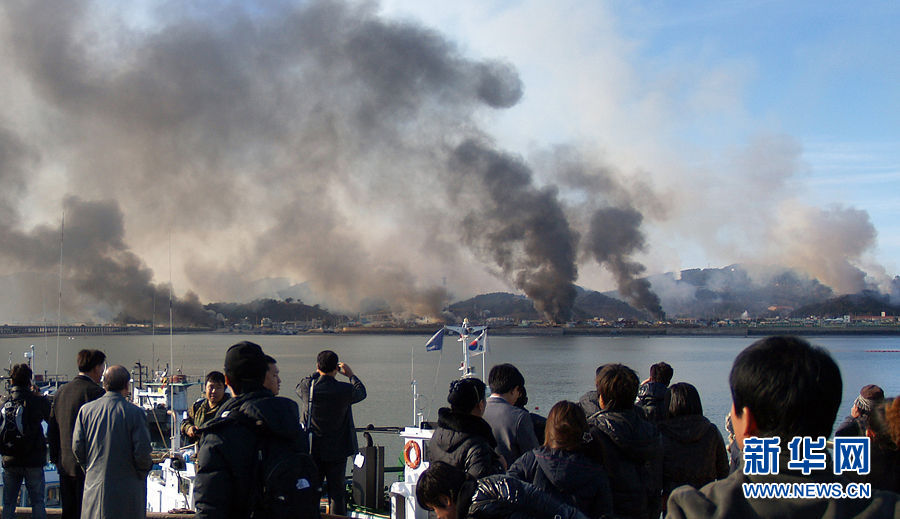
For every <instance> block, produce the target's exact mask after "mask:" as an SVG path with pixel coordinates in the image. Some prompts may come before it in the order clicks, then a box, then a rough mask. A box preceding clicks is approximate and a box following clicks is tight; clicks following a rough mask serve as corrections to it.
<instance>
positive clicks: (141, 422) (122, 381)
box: [72, 366, 153, 519]
mask: <svg viewBox="0 0 900 519" xmlns="http://www.w3.org/2000/svg"><path fill="white" fill-rule="evenodd" d="M130 379H131V374H130V373H128V370H127V369H125V367H124V366H112V367H110V368H109V369H107V370H106V372H105V373H104V374H103V387H104V388H106V394H104V395H103V396H102V397H100V398H98V399H96V400H94V401H92V402H88V403H86V404H85V405H83V406H82V407H81V409H80V410H79V411H78V417H77V419H76V421H75V432H74V433H73V435H72V450H73V452H74V454H75V459H76V460H78V464H79V465H81V466H82V467H83V468H84V500H83V501H82V504H81V518H82V519H111V518H116V517H119V518H129V519H130V518H138V517H145V516H146V515H147V474H149V473H150V469H151V468H153V459H152V458H151V457H150V450H151V449H150V431H148V430H147V413H146V412H145V411H144V410H143V409H141V408H140V407H138V406H136V405H134V404H132V403H131V402H129V401H128V394H129V387H128V386H129V384H128V381H129V380H130Z"/></svg>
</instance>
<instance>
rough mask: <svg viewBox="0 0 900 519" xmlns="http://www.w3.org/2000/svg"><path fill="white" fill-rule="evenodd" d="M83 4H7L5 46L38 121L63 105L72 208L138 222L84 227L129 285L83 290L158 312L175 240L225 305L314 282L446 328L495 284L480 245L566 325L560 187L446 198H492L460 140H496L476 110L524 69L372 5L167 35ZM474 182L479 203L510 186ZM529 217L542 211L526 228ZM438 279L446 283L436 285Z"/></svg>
mask: <svg viewBox="0 0 900 519" xmlns="http://www.w3.org/2000/svg"><path fill="white" fill-rule="evenodd" d="M70 7H71V8H70V9H67V10H66V13H61V12H59V11H60V10H59V9H56V8H55V7H54V6H52V5H50V4H49V3H42V2H37V3H32V2H11V3H7V4H5V5H4V6H3V8H2V9H3V11H2V13H3V17H4V24H3V31H2V33H0V34H2V37H3V43H4V44H5V46H6V47H7V48H9V49H11V52H10V54H9V55H10V56H11V58H10V59H11V62H10V63H8V65H10V66H11V67H12V68H13V69H15V70H16V72H17V74H19V75H20V77H22V78H24V79H23V81H24V82H27V83H28V84H29V85H32V86H33V87H34V90H33V95H34V96H35V99H34V102H35V104H38V103H39V104H41V105H43V106H47V107H50V108H49V111H50V112H51V113H46V112H44V111H39V110H35V112H34V113H37V114H39V116H34V118H35V119H37V120H36V121H34V120H29V121H26V122H28V123H29V124H30V125H31V126H33V127H35V128H39V129H42V130H43V131H37V132H36V133H37V134H38V135H39V136H40V142H39V143H37V141H35V140H33V141H32V143H34V145H35V146H36V147H38V148H39V149H40V152H41V155H42V157H41V158H42V161H43V163H42V164H41V165H40V166H42V167H44V168H49V167H52V166H53V165H55V164H59V163H61V162H63V161H64V162H65V178H66V180H67V181H68V182H67V183H68V189H67V190H66V191H65V193H70V194H71V193H73V192H74V194H76V195H77V196H81V197H82V200H81V201H77V202H71V201H70V202H68V203H70V204H76V205H77V204H87V203H89V202H87V201H84V200H86V199H87V197H88V196H90V198H91V199H97V200H112V199H114V200H116V202H117V204H118V207H117V208H114V207H113V206H111V205H107V206H105V209H106V213H107V214H106V217H108V218H110V220H111V221H113V222H116V223H117V224H118V226H115V225H114V226H113V227H114V228H113V229H109V228H105V227H107V226H108V223H107V222H106V221H104V220H103V219H102V218H92V219H85V220H84V225H85V228H86V231H85V233H84V234H85V235H94V236H106V237H107V238H105V241H104V246H105V247H106V248H105V249H103V250H104V252H102V253H100V254H99V257H98V258H97V259H103V260H106V261H112V263H114V266H116V267H120V270H121V271H122V275H120V276H116V277H115V278H113V279H109V280H107V282H106V283H104V284H102V285H100V286H95V284H96V283H98V282H99V281H100V280H99V279H98V276H99V273H100V272H101V270H100V269H93V270H92V269H91V268H88V267H85V270H84V271H83V272H80V273H79V274H78V276H79V277H78V279H74V278H73V279H72V281H73V283H74V285H75V286H78V287H80V289H81V291H82V292H84V293H86V294H89V295H92V296H95V297H96V298H97V299H100V300H111V301H113V302H112V303H110V304H111V305H113V306H115V307H116V308H119V307H121V312H123V313H124V314H127V315H141V314H144V313H145V310H146V309H142V308H141V307H140V306H139V305H137V304H136V303H135V302H133V301H130V300H128V298H127V297H125V294H126V293H128V292H135V297H134V298H133V299H134V300H135V301H144V300H147V301H150V300H151V299H152V298H151V297H148V294H147V291H148V290H151V292H152V289H151V288H148V287H152V283H150V280H151V279H152V278H153V273H152V271H150V270H149V269H148V268H147V267H146V264H145V263H143V262H141V260H140V259H139V256H138V253H137V252H135V251H134V250H131V249H129V248H128V246H129V245H131V246H132V247H134V248H135V250H138V249H139V250H141V251H147V250H151V251H152V250H153V248H152V247H151V246H150V244H153V243H158V242H159V241H160V240H164V239H165V233H167V232H168V233H171V234H172V235H174V236H175V238H174V242H175V246H176V247H177V246H178V245H179V244H181V245H182V247H184V246H185V244H187V247H189V248H190V249H191V250H190V252H191V254H189V255H188V257H187V258H186V259H185V260H184V261H183V264H182V268H183V271H184V273H185V274H186V276H187V278H188V280H189V284H190V286H191V287H193V288H196V289H197V290H198V291H199V292H200V293H202V294H205V295H206V296H207V297H208V298H210V299H237V298H240V297H242V296H246V292H244V289H245V288H247V287H249V286H252V285H253V284H254V283H256V281H257V280H258V279H259V278H261V277H266V276H272V275H279V276H290V277H294V278H295V279H301V280H302V279H306V280H308V281H309V283H310V285H311V286H312V287H313V289H314V290H315V292H316V293H318V294H321V295H322V298H323V299H324V300H325V301H324V302H325V303H326V304H329V306H331V307H333V308H337V309H346V310H352V309H354V308H355V307H356V306H357V305H358V303H359V302H360V301H362V300H365V299H369V298H383V299H386V300H387V301H388V302H389V303H390V305H391V307H392V309H394V310H395V311H397V312H409V313H417V314H425V315H439V314H440V310H441V308H442V307H443V306H444V305H446V304H447V302H449V299H450V294H449V293H448V291H447V290H446V289H445V288H444V287H443V286H440V285H439V284H438V283H436V282H435V280H436V279H440V278H441V277H444V276H447V275H448V274H449V276H447V277H450V278H451V279H452V280H460V279H462V280H463V283H464V284H465V283H469V285H470V286H477V285H479V284H482V283H480V281H481V279H482V277H481V276H479V275H471V272H470V271H469V270H468V269H469V267H470V266H471V265H473V264H474V262H473V261H471V260H464V261H458V260H459V259H460V258H466V257H467V256H468V255H467V254H466V253H465V252H464V251H461V250H460V247H459V243H460V239H461V238H465V240H464V241H463V243H466V244H468V245H469V246H470V247H472V248H475V249H476V250H477V251H478V252H483V251H484V250H486V249H490V248H491V246H492V243H494V244H495V245H496V247H495V249H497V247H499V248H503V247H506V249H507V250H506V252H505V253H508V254H512V255H514V256H516V258H515V259H509V258H505V257H503V255H504V254H505V253H504V252H502V251H500V250H499V249H497V250H491V251H490V252H489V253H488V256H490V257H491V258H492V259H493V261H494V262H495V264H496V265H497V268H498V269H499V274H500V277H501V278H502V279H504V280H506V281H507V282H509V283H511V284H512V285H513V286H515V287H517V288H520V289H522V290H524V291H525V292H526V293H527V294H529V295H530V296H532V297H534V298H535V299H536V300H537V301H538V303H537V304H538V306H539V307H540V308H542V309H543V310H544V312H545V313H546V314H547V315H550V316H553V317H554V318H556V319H563V318H565V317H567V316H568V313H569V311H570V308H571V302H572V300H573V299H574V287H573V285H572V282H573V281H574V279H575V275H576V272H577V270H576V268H575V265H574V254H573V252H572V250H573V249H574V246H575V245H574V244H575V237H574V235H572V234H571V233H570V231H569V229H568V226H567V223H566V222H565V217H564V214H563V212H562V210H561V205H560V203H559V202H558V201H557V200H556V196H555V194H554V193H553V190H552V189H551V188H548V189H545V190H540V189H538V188H536V187H535V186H534V185H533V184H532V180H531V176H530V174H527V173H526V174H520V173H521V170H522V167H523V166H521V165H515V166H510V170H509V171H510V172H513V173H512V174H511V175H509V177H508V178H507V180H508V181H510V182H516V183H520V184H521V185H519V184H516V185H506V186H503V185H497V184H496V183H495V184H494V186H493V195H492V198H491V200H493V202H494V203H495V207H494V208H493V209H491V210H488V211H477V212H476V213H471V212H470V211H468V210H459V209H458V208H457V207H456V206H455V205H453V204H450V203H448V202H447V200H448V199H449V197H450V196H452V197H455V199H456V200H460V201H464V200H468V201H469V207H474V204H477V203H480V202H481V199H480V194H479V193H477V192H472V193H459V190H460V189H461V186H460V185H459V184H457V183H456V182H455V181H454V178H458V177H459V171H456V170H455V169H456V168H459V167H460V164H461V163H460V160H459V159H460V157H461V156H463V155H465V154H466V152H465V151H463V150H466V149H471V148H472V145H471V144H461V143H470V142H474V141H473V140H472V139H478V140H481V137H482V132H481V131H480V130H479V129H478V127H477V124H476V123H475V115H476V113H477V112H478V111H480V110H483V109H498V108H505V107H509V106H512V105H514V104H515V103H516V102H518V100H519V99H520V98H521V96H522V84H521V81H520V80H519V77H518V75H517V73H516V71H515V70H514V69H513V68H512V67H511V66H510V65H508V64H505V63H502V62H496V61H473V60H469V59H466V58H464V57H463V56H461V55H460V53H459V52H458V50H457V49H456V48H455V46H454V45H453V44H452V43H451V42H448V41H447V40H446V39H444V38H443V37H442V36H440V35H439V34H437V33H436V32H434V31H432V30H430V29H427V28H424V27H421V26H418V25H415V24H410V23H400V22H395V21H391V20H385V19H383V18H381V17H379V16H378V15H377V14H376V12H375V6H373V5H372V4H354V3H342V2H310V3H305V4H300V5H294V4H292V3H272V4H267V5H265V6H262V7H259V8H258V9H257V8H254V9H249V8H247V9H245V8H242V7H241V6H238V5H226V6H221V5H217V4H210V5H206V6H205V8H204V9H197V6H193V7H192V6H177V5H175V6H171V5H170V6H167V7H166V11H165V12H162V11H160V12H151V13H149V14H147V13H144V14H146V15H147V16H148V18H149V19H150V20H151V21H150V22H143V23H144V24H143V25H141V26H140V27H134V26H132V25H130V24H133V21H131V20H130V19H129V18H128V17H127V16H126V15H125V14H124V13H122V12H118V11H115V10H113V11H107V10H104V9H102V7H101V6H98V5H96V4H93V3H90V2H73V4H72V5H71V6H70ZM206 8H208V10H207V9H206ZM111 20H112V21H113V22H114V23H110V21H111ZM101 22H102V24H101ZM98 24H100V25H98ZM98 36H99V37H98ZM7 115H8V114H7ZM19 122H22V121H19ZM51 123H52V124H53V126H54V129H53V131H46V127H47V126H50V124H51ZM29 137H31V136H30V135H24V136H23V138H24V139H25V140H28V138H29ZM482 142H484V141H482ZM479 150H480V153H482V154H484V155H485V156H492V157H493V159H492V160H496V161H509V162H510V163H511V164H512V162H513V161H511V160H509V159H506V158H504V156H503V154H502V152H500V151H496V150H493V149H492V148H491V147H489V146H487V145H485V144H482V145H481V147H480V148H479ZM467 167H471V168H475V169H477V167H476V166H474V165H471V164H470V165H468V166H467ZM469 173H471V175H469V176H473V177H475V178H476V180H474V181H473V186H471V187H473V191H474V190H475V189H474V188H475V186H474V184H477V183H480V184H482V187H484V186H487V185H488V182H490V181H491V179H490V178H489V177H488V176H487V175H488V172H485V171H479V172H477V173H475V172H474V170H473V171H470V172H469ZM466 187H467V186H463V187H462V189H465V188H466ZM503 188H506V189H507V190H508V192H507V193H506V196H505V197H504V196H502V193H501V190H502V189H503ZM477 189H479V190H480V189H481V188H477ZM88 193H89V194H90V195H88ZM510 193H517V194H516V195H514V196H510ZM518 193H521V194H518ZM516 201H521V202H522V203H523V204H531V203H532V202H534V203H538V204H541V207H540V208H538V207H535V208H533V209H531V211H532V212H533V214H531V215H523V214H520V213H523V212H527V211H525V210H524V209H522V208H519V207H518V204H517V203H516ZM104 203H106V202H104ZM73 210H74V209H73ZM117 211H119V212H117ZM505 212H508V216H509V217H511V218H513V219H517V221H516V222H515V223H512V224H510V226H509V228H507V229H506V230H504V229H502V228H501V227H502V225H500V226H498V225H497V223H498V222H500V221H502V219H503V218H504V217H505V216H506V214H505ZM123 213H124V214H123ZM123 216H124V222H123ZM544 217H548V218H551V219H553V222H554V223H552V224H548V223H547V222H545V221H543V220H542V218H544ZM475 220H478V221H481V222H483V223H484V225H485V228H484V229H483V232H484V233H486V234H491V237H490V238H486V239H485V240H484V241H480V240H479V239H476V238H473V236H474V233H475V232H476V229H474V228H472V227H471V226H468V225H466V223H467V222H472V221H475ZM13 226H14V225H13ZM88 226H93V227H92V229H91V230H90V231H88V230H87V227H88ZM126 227H127V231H128V232H127V239H126V236H125V234H126V233H125V229H126ZM557 231H559V232H560V233H561V234H560V235H559V236H556V235H555V233H556V232H557ZM23 232H26V231H23ZM477 232H482V231H477ZM504 232H505V233H506V234H507V236H504V237H502V238H501V236H500V235H501V234H504ZM509 233H512V235H509ZM82 238H85V237H84V236H79V237H72V238H71V240H67V242H68V241H73V242H74V241H75V240H79V239H82ZM34 239H35V241H39V242H41V243H44V242H45V241H46V240H45V239H44V237H41V238H38V237H34ZM497 240H499V241H497ZM48 243H53V242H48ZM86 243H88V242H86ZM223 243H224V245H223ZM560 243H561V244H563V245H564V247H563V248H562V249H561V250H556V245H557V244H560ZM45 249H46V250H44V251H43V252H44V253H46V254H44V255H45V256H46V257H49V258H53V257H55V256H54V254H52V252H53V251H52V248H51V247H49V246H47V245H45ZM512 249H515V252H513V251H512ZM104 254H107V255H106V256H104ZM151 254H154V255H155V256H156V257H157V259H159V256H161V254H160V253H159V252H151ZM110 255H111V256H112V257H110ZM176 255H177V254H176ZM73 261H74V258H73ZM22 263H23V265H24V264H26V263H27V261H22ZM67 263H68V262H67ZM423 264H424V265H431V264H433V265H435V266H434V267H432V268H430V269H429V268H425V269H424V270H425V271H426V273H425V275H424V276H423V274H422V270H423V269H422V268H417V265H423ZM27 266H28V267H29V268H41V267H43V268H49V267H50V266H49V265H43V266H41V265H39V264H38V263H31V264H28V265H27ZM131 276H135V277H136V280H131V279H130V278H131ZM423 277H424V278H430V281H429V279H423ZM467 278H470V279H467ZM113 286H118V287H119V288H118V290H114V289H113V288H112V287H113ZM468 288H469V287H467V286H463V289H468Z"/></svg>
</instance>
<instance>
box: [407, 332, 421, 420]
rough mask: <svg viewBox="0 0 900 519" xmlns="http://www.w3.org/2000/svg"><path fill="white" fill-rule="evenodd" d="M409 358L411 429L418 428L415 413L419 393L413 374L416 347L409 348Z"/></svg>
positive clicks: (414, 370)
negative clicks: (411, 397) (411, 406)
mask: <svg viewBox="0 0 900 519" xmlns="http://www.w3.org/2000/svg"><path fill="white" fill-rule="evenodd" d="M409 358H410V362H409V364H410V366H409V378H410V380H411V381H412V382H410V385H411V386H412V393H413V401H412V403H413V421H412V423H413V427H418V426H419V424H418V423H417V420H416V411H417V410H418V399H419V395H418V393H419V391H418V388H417V387H416V376H415V373H416V347H415V346H412V347H411V348H410V352H409Z"/></svg>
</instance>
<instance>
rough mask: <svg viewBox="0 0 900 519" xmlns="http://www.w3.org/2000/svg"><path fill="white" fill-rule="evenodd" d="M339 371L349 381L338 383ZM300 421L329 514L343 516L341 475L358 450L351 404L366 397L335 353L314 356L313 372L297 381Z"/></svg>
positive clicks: (358, 381)
mask: <svg viewBox="0 0 900 519" xmlns="http://www.w3.org/2000/svg"><path fill="white" fill-rule="evenodd" d="M338 373H340V374H342V375H344V376H346V377H347V378H348V379H350V382H349V383H348V382H339V381H338V380H337V379H336V378H335V377H336V376H337V374H338ZM297 395H298V396H299V397H300V401H301V402H302V404H301V412H302V416H301V417H300V422H301V423H302V424H304V426H305V427H306V431H307V432H308V433H309V440H310V454H312V457H313V460H314V461H315V462H316V466H317V467H318V468H319V481H327V489H328V497H329V498H330V499H331V513H332V514H334V515H346V512H347V505H346V500H345V499H344V476H345V474H346V473H347V457H348V456H353V455H355V454H356V453H357V452H358V451H359V444H358V443H357V440H356V431H355V429H354V426H353V412H352V410H351V406H352V405H353V404H355V403H357V402H361V401H362V400H364V399H365V398H366V387H365V386H364V385H363V383H362V381H360V380H359V378H358V377H357V376H356V375H355V374H354V373H353V370H352V369H350V366H348V365H347V364H345V363H343V362H339V361H338V356H337V353H335V352H333V351H330V350H325V351H322V352H320V353H319V355H318V356H317V357H316V372H315V373H313V374H312V375H310V376H308V377H305V378H304V379H303V380H301V381H300V383H299V384H297Z"/></svg>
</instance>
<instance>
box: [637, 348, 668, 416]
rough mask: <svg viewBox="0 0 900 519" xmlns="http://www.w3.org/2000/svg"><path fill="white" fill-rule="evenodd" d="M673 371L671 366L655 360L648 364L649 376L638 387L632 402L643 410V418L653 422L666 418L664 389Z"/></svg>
mask: <svg viewBox="0 0 900 519" xmlns="http://www.w3.org/2000/svg"><path fill="white" fill-rule="evenodd" d="M674 373H675V372H674V370H673V369H672V366H670V365H668V364H667V363H665V362H657V363H656V364H654V365H652V366H650V378H648V379H647V380H645V381H644V383H643V384H641V387H639V388H638V393H637V398H636V399H635V400H634V403H635V405H637V406H638V407H639V408H641V410H642V411H643V412H644V418H646V419H647V420H650V421H651V422H653V423H659V422H661V421H663V420H665V419H666V390H667V389H668V388H669V382H671V381H672V375H674Z"/></svg>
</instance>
